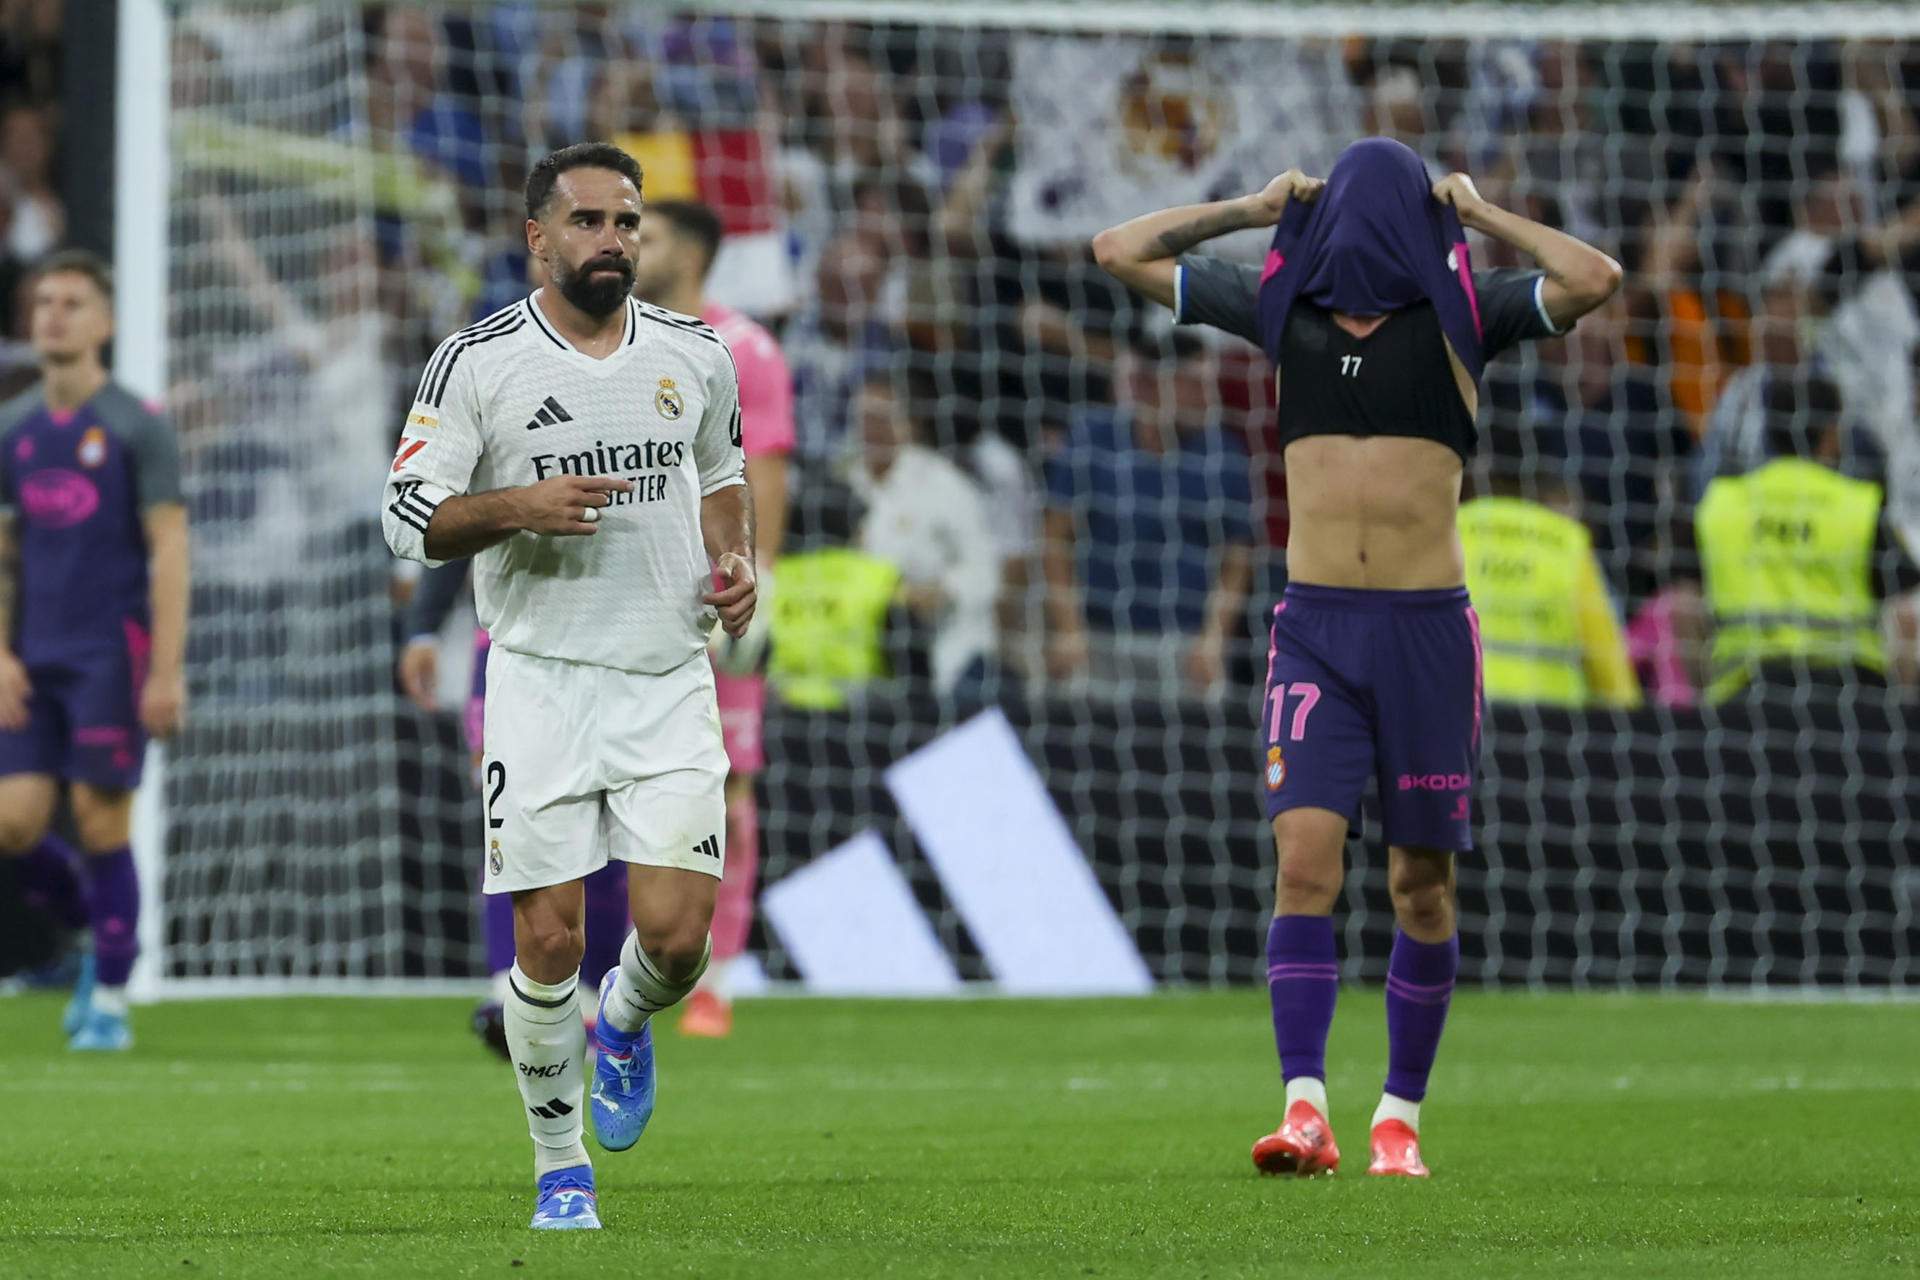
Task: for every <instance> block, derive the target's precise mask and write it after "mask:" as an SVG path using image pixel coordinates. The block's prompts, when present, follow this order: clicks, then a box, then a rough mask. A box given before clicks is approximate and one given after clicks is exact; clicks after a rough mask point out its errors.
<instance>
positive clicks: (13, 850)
mask: <svg viewBox="0 0 1920 1280" xmlns="http://www.w3.org/2000/svg"><path fill="white" fill-rule="evenodd" d="M46 834H47V824H46V822H45V821H43V820H42V819H41V818H40V816H39V815H38V814H33V813H7V812H5V811H3V810H0V854H4V855H7V856H10V857H11V856H16V855H18V854H22V853H25V852H26V851H27V850H29V849H31V848H33V846H35V845H36V844H39V843H40V837H42V836H44V835H46Z"/></svg>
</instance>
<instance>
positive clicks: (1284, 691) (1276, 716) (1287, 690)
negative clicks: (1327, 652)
mask: <svg viewBox="0 0 1920 1280" xmlns="http://www.w3.org/2000/svg"><path fill="white" fill-rule="evenodd" d="M1288 694H1292V695H1293V696H1294V697H1296V698H1298V699H1300V705H1299V706H1297V707H1295V708H1294V709H1293V728H1292V731H1291V732H1289V733H1288V734H1287V737H1288V738H1290V739H1292V740H1293V741H1295V742H1299V741H1301V740H1303V739H1304V738H1305V737H1306V736H1307V717H1308V716H1309V715H1311V714H1312V713H1313V709H1314V707H1316V706H1318V705H1319V703H1320V686H1319V685H1317V684H1314V683H1313V682H1312V681H1311V680H1296V681H1294V682H1293V683H1292V684H1278V685H1275V686H1274V687H1273V717H1272V725H1273V728H1272V730H1271V732H1270V733H1269V734H1268V735H1267V741H1268V742H1278V741H1280V721H1281V718H1282V717H1284V716H1285V715H1286V698H1287V695H1288Z"/></svg>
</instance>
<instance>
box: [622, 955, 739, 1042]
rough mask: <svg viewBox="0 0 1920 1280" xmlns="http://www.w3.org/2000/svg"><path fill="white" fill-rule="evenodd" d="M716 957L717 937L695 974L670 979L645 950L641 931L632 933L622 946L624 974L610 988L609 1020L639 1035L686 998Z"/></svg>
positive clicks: (627, 1031)
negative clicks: (651, 1020)
mask: <svg viewBox="0 0 1920 1280" xmlns="http://www.w3.org/2000/svg"><path fill="white" fill-rule="evenodd" d="M712 959H713V939H712V938H708V939H707V950H706V954H705V955H703V956H701V957H700V967H699V968H698V969H696V970H694V973H693V976H692V977H690V978H688V979H687V980H686V981H684V982H670V981H668V979H667V977H666V975H665V974H663V973H661V972H660V969H659V966H657V965H655V964H654V962H653V957H652V956H649V955H648V954H647V953H646V952H645V951H644V950H642V949H641V946H640V935H639V933H638V932H633V933H629V934H628V935H627V945H626V946H624V947H622V948H620V969H619V975H620V976H619V977H617V978H615V979H614V980H613V986H612V987H611V988H610V989H609V990H608V991H607V1021H608V1022H611V1023H612V1024H613V1025H614V1028H615V1029H616V1030H619V1031H624V1032H626V1033H627V1034H628V1035H636V1034H638V1033H639V1031H640V1028H642V1027H644V1026H646V1025H647V1019H648V1018H651V1017H652V1016H653V1015H654V1014H656V1013H658V1012H660V1011H661V1010H662V1009H665V1008H669V1007H671V1006H673V1005H676V1004H679V1003H680V1001H682V1000H684V999H685V998H686V995H687V993H688V992H689V991H692V990H693V988H694V985H695V984H696V983H698V982H699V981H700V975H701V974H703V973H705V972H706V971H707V962H708V961H710V960H712Z"/></svg>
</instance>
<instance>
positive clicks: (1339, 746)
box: [1260, 583, 1481, 851]
mask: <svg viewBox="0 0 1920 1280" xmlns="http://www.w3.org/2000/svg"><path fill="white" fill-rule="evenodd" d="M1480 707H1481V672H1480V619H1479V618H1478V617H1477V616H1476V615H1475V614H1474V612H1473V606H1472V604H1471V603H1469V602H1468V599H1467V592H1466V588H1464V587H1455V588H1452V589H1450V590H1442V591H1354V590H1346V589H1342V588H1338V587H1316V586H1307V585H1303V584H1299V583H1294V584H1290V585H1289V586H1288V587H1287V590H1286V594H1285V596H1284V597H1283V598H1282V599H1281V601H1280V604H1279V605H1278V606H1277V607H1276V608H1275V609H1274V611H1273V636H1272V644H1271V647H1270V648H1269V649H1268V651H1267V697H1266V702H1265V704H1264V705H1263V707H1262V711H1261V717H1260V728H1261V734H1262V741H1263V744H1264V747H1265V752H1266V755H1265V760H1266V769H1265V773H1264V775H1263V776H1264V780H1265V782H1266V793H1267V816H1268V818H1273V817H1275V816H1277V815H1279V814H1281V813H1284V812H1285V811H1287V810H1288V809H1300V808H1308V807H1311V808H1316V809H1330V810H1332V811H1333V812H1334V813H1337V814H1340V815H1341V816H1342V817H1344V818H1346V819H1347V821H1348V822H1349V823H1350V824H1352V825H1353V827H1354V828H1356V829H1357V828H1358V825H1359V817H1360V799H1361V796H1362V795H1363V794H1364V793H1365V791H1366V788H1367V784H1368V783H1369V782H1372V783H1374V784H1375V785H1376V786H1377V787H1378V788H1379V795H1380V817H1381V825H1382V826H1383V827H1384V829H1385V830H1384V834H1385V836H1386V841H1387V843H1388V844H1390V845H1410V846H1418V847H1423V848H1430V849H1451V850H1456V851H1464V850H1467V849H1471V848H1473V832H1472V817H1473V786H1474V779H1475V778H1476V776H1477V775H1478V772H1479V768H1478V764H1479V757H1480Z"/></svg>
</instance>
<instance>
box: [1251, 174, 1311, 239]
mask: <svg viewBox="0 0 1920 1280" xmlns="http://www.w3.org/2000/svg"><path fill="white" fill-rule="evenodd" d="M1326 185H1327V180H1326V179H1325V178H1310V177H1308V176H1307V175H1306V174H1304V173H1302V172H1300V171H1299V170H1298V169H1289V170H1287V171H1286V172H1285V173H1283V174H1281V175H1280V176H1279V177H1277V178H1275V179H1274V180H1273V181H1272V182H1269V183H1268V184H1267V185H1266V186H1265V187H1262V188H1261V189H1260V192H1259V194H1258V195H1254V196H1251V197H1249V198H1248V200H1247V205H1248V208H1249V211H1250V212H1251V213H1252V215H1253V216H1252V219H1251V220H1250V221H1249V222H1248V224H1247V225H1248V226H1253V227H1270V226H1272V225H1273V224H1274V223H1276V222H1278V221H1280V215H1281V214H1283V213H1285V212H1286V211H1287V201H1289V200H1298V201H1299V202H1300V203H1301V204H1312V203H1313V202H1314V201H1315V200H1318V199H1319V198H1320V192H1321V190H1322V189H1324V188H1325V187H1326Z"/></svg>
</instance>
